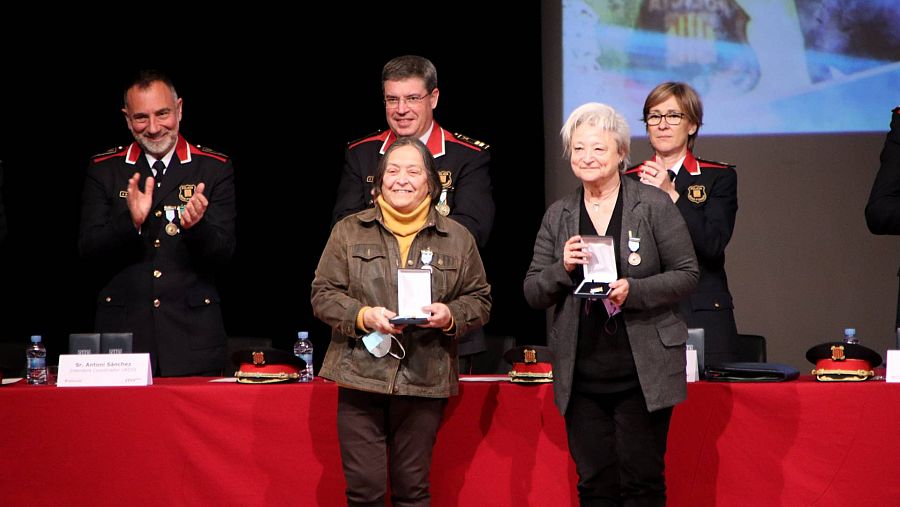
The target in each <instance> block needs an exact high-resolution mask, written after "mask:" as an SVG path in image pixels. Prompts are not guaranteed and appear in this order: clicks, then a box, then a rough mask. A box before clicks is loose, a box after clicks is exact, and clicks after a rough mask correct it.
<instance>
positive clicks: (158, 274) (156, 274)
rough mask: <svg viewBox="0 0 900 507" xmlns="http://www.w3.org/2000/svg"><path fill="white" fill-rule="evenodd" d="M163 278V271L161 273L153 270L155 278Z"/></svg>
mask: <svg viewBox="0 0 900 507" xmlns="http://www.w3.org/2000/svg"><path fill="white" fill-rule="evenodd" d="M161 276H162V271H160V270H158V269H154V270H153V278H159V277H161Z"/></svg>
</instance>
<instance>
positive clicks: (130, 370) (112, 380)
mask: <svg viewBox="0 0 900 507" xmlns="http://www.w3.org/2000/svg"><path fill="white" fill-rule="evenodd" d="M56 385H57V387H106V386H149V385H153V373H152V371H151V370H150V354H147V353H144V354H87V355H85V354H61V355H60V356H59V376H58V377H57V379H56Z"/></svg>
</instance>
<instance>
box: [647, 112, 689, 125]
mask: <svg viewBox="0 0 900 507" xmlns="http://www.w3.org/2000/svg"><path fill="white" fill-rule="evenodd" d="M663 118H665V119H666V123H667V124H669V125H671V126H673V127H674V126H675V125H678V124H680V123H681V119H682V118H684V113H668V114H648V115H647V117H646V118H644V122H645V123H646V124H647V125H651V126H654V127H655V126H657V125H659V124H660V122H662V119H663Z"/></svg>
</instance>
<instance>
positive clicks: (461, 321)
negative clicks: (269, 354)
mask: <svg viewBox="0 0 900 507" xmlns="http://www.w3.org/2000/svg"><path fill="white" fill-rule="evenodd" d="M426 249H430V250H431V251H432V252H433V257H432V260H431V266H432V276H431V292H432V301H434V302H441V303H444V304H446V305H447V306H448V307H449V308H450V313H451V315H452V316H453V322H454V323H455V329H454V330H453V334H452V335H448V334H445V333H443V332H441V331H439V330H437V329H425V328H420V327H416V326H407V327H406V329H405V331H404V332H403V334H402V335H401V336H398V337H397V339H399V340H400V341H401V343H402V344H403V347H404V348H405V349H406V357H405V358H404V359H402V360H400V359H396V358H394V357H392V356H391V355H386V356H384V357H381V358H377V357H375V356H373V355H372V354H371V353H369V351H368V350H366V347H365V345H363V342H362V339H361V338H362V336H363V335H364V333H363V332H361V331H360V330H359V329H357V327H356V316H357V314H358V313H359V311H360V309H361V308H362V307H363V306H384V307H386V308H390V309H393V310H395V311H396V308H397V268H399V267H400V248H399V246H398V244H397V240H396V238H394V236H393V234H391V232H390V231H388V230H387V229H386V228H385V227H384V225H383V222H382V216H381V210H380V209H379V208H377V207H375V208H370V209H367V210H365V211H361V212H359V213H357V214H355V215H351V216H349V217H347V218H345V219H343V220H341V221H340V222H338V223H337V224H335V226H334V229H333V230H332V231H331V237H330V238H328V244H327V245H325V251H324V252H322V257H321V259H320V260H319V266H318V267H317V268H316V277H315V279H314V280H313V283H312V308H313V313H314V314H315V315H316V317H317V318H319V319H320V320H322V321H323V322H325V323H326V324H328V325H330V326H331V328H332V332H331V344H330V345H329V347H328V352H327V353H326V354H325V362H324V364H323V365H322V371H321V373H320V375H321V376H323V377H325V378H328V379H331V380H334V381H335V382H337V383H339V384H340V385H341V386H344V387H350V388H354V389H361V390H365V391H372V392H378V393H385V394H396V395H407V396H424V397H429V398H446V397H449V396H452V395H455V394H456V393H457V390H458V387H457V383H458V380H459V365H458V363H457V359H456V346H457V338H458V337H459V336H460V335H462V334H464V333H466V332H467V331H469V330H471V329H474V328H476V327H479V326H482V325H484V324H485V323H487V321H488V318H489V316H490V311H491V294H490V291H491V287H490V285H489V284H488V283H487V278H486V276H485V273H484V266H483V265H482V263H481V257H480V256H479V254H478V247H477V246H476V245H475V240H474V239H473V238H472V235H471V234H470V233H469V231H467V230H466V229H465V228H464V227H463V226H461V225H459V224H458V223H456V222H454V221H453V220H451V219H448V218H445V217H443V216H441V215H439V214H438V213H437V212H435V210H434V208H432V209H431V210H430V212H429V214H428V218H427V219H426V224H425V227H424V228H423V229H422V230H421V231H419V233H418V234H417V235H416V238H415V240H413V243H412V245H411V246H410V249H409V255H408V261H407V265H406V266H403V267H406V268H421V267H422V261H421V251H422V250H426ZM397 349H398V348H397V346H396V345H394V350H395V351H397Z"/></svg>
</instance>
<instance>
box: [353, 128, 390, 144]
mask: <svg viewBox="0 0 900 507" xmlns="http://www.w3.org/2000/svg"><path fill="white" fill-rule="evenodd" d="M382 134H384V130H376V131H375V132H372V133H371V134H366V135H364V136H362V137H360V138H359V139H354V140H352V141H350V142H348V143H347V146H348V147H352V146H356V145H357V144H359V143H364V142H366V141H374V140H376V139H380V138H381V136H382Z"/></svg>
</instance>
